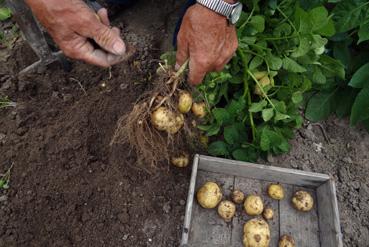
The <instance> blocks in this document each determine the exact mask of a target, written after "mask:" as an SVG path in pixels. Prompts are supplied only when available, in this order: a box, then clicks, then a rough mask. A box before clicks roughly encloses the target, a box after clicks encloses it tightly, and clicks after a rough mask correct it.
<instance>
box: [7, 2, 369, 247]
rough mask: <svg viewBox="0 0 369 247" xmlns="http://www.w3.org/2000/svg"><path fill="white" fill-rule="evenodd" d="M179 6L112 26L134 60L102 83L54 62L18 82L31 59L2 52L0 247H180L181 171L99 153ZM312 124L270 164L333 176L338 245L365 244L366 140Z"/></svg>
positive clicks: (96, 74)
mask: <svg viewBox="0 0 369 247" xmlns="http://www.w3.org/2000/svg"><path fill="white" fill-rule="evenodd" d="M179 2H180V1H165V0H159V1H150V4H144V3H142V2H141V3H139V5H136V6H135V7H133V8H132V9H130V10H128V11H125V12H124V13H123V14H122V16H121V17H120V18H118V19H117V20H116V21H115V23H117V24H118V25H119V26H120V27H121V28H122V29H123V31H124V37H125V39H126V40H127V41H128V42H129V43H130V44H133V45H134V46H135V47H136V48H137V54H136V55H135V56H133V57H132V58H131V59H130V61H128V62H125V63H123V64H120V65H117V66H114V67H113V68H112V69H111V76H110V73H109V72H110V71H109V70H107V69H99V68H96V67H93V66H89V65H85V64H82V63H79V62H73V63H72V67H73V69H72V71H71V72H69V73H67V72H64V71H63V70H62V69H61V68H60V67H59V66H58V65H52V66H50V67H49V69H48V70H47V71H46V72H44V73H42V74H34V75H30V76H28V77H26V78H22V79H17V78H16V77H15V76H14V75H15V74H16V73H17V72H18V71H19V70H21V69H22V68H24V67H25V66H27V65H29V64H31V63H32V62H33V61H35V60H36V58H35V56H34V54H32V52H31V51H30V48H29V47H28V46H27V45H26V44H24V42H22V41H19V42H17V44H16V45H15V48H14V49H13V50H11V51H9V55H10V57H9V58H8V60H7V62H6V63H2V64H0V88H1V89H0V96H4V95H8V96H9V98H10V99H11V100H13V101H15V102H17V107H16V108H6V109H1V110H0V126H1V127H0V172H4V171H5V170H6V169H7V168H8V167H10V165H11V164H13V169H12V170H11V183H10V189H8V190H7V191H1V192H0V247H3V246H7V247H9V246H63V247H64V246H135V247H136V246H155V247H161V246H163V247H167V246H170V247H171V246H178V245H179V244H178V243H179V240H180V234H181V226H182V221H183V216H184V209H185V200H186V197H187V189H188V181H189V173H190V169H184V170H180V169H175V168H171V167H168V166H167V165H166V164H163V165H162V166H161V167H159V168H158V170H156V171H153V170H150V169H149V167H144V166H137V165H136V162H135V161H136V160H137V157H136V156H135V154H134V153H130V152H129V147H128V146H119V145H115V146H113V147H110V146H109V142H110V140H111V137H112V135H113V132H114V129H115V127H116V121H117V119H118V118H119V117H120V116H121V115H122V114H123V113H125V112H127V111H129V110H130V109H131V108H132V106H133V104H134V102H135V101H136V100H137V99H138V97H139V96H140V95H141V94H142V92H143V91H144V90H145V88H147V86H148V83H149V79H150V73H151V74H153V73H154V71H155V67H156V66H157V58H158V57H159V54H160V53H161V52H162V51H165V50H167V49H168V48H169V47H170V40H171V33H172V30H173V23H174V20H175V19H176V16H177V15H176V12H178V6H180V3H179ZM2 54H3V53H2ZM0 60H1V59H0ZM79 84H80V85H79ZM84 90H85V91H86V94H85V93H84ZM322 127H323V129H324V130H325V132H326V136H327V138H325V137H324V135H323V134H322V130H321V128H320V127H319V126H317V125H309V124H308V123H307V124H306V126H305V128H304V129H302V130H300V131H299V132H298V133H297V137H296V139H295V140H294V141H293V143H292V144H293V150H292V151H291V153H290V154H288V155H283V156H280V157H269V158H268V161H269V163H271V164H273V165H278V166H283V167H293V168H297V169H303V170H311V171H317V172H323V173H327V174H330V175H332V176H333V177H334V178H335V180H336V182H337V190H338V191H337V192H338V201H339V207H340V214H341V224H342V230H343V234H344V242H345V246H348V247H356V246H359V247H367V246H368V243H369V217H368V215H369V185H368V178H367V177H368V175H369V135H368V133H367V132H365V131H364V130H361V129H352V128H351V129H350V128H348V124H347V123H346V122H345V121H341V120H336V119H334V118H332V119H330V120H328V121H326V122H324V123H322Z"/></svg>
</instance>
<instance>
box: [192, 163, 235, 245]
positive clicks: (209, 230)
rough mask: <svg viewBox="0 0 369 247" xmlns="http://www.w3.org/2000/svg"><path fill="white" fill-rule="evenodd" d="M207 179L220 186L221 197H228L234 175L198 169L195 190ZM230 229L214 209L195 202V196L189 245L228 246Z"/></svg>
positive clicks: (229, 225)
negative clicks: (205, 207)
mask: <svg viewBox="0 0 369 247" xmlns="http://www.w3.org/2000/svg"><path fill="white" fill-rule="evenodd" d="M207 181H213V182H216V183H217V184H218V185H219V186H220V187H221V188H222V191H223V199H225V198H229V195H230V192H231V190H232V188H233V184H234V176H229V175H223V174H219V173H212V172H205V171H201V170H199V171H198V174H197V183H196V191H197V190H198V189H199V187H201V186H202V185H203V184H204V183H205V182H207ZM196 191H195V193H196ZM195 197H196V194H195ZM231 230H232V224H231V223H226V222H225V221H224V220H223V219H221V218H220V217H219V216H218V213H217V210H216V209H204V208H202V207H201V206H200V205H199V204H198V203H197V201H196V198H195V199H194V202H193V212H192V222H191V229H190V240H189V243H190V246H206V245H209V246H219V247H220V246H230V243H231Z"/></svg>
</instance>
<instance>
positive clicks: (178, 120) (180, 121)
mask: <svg viewBox="0 0 369 247" xmlns="http://www.w3.org/2000/svg"><path fill="white" fill-rule="evenodd" d="M183 125H184V116H183V115H182V114H178V115H177V116H176V117H175V119H174V125H172V126H169V127H168V128H167V130H166V131H167V132H168V133H169V134H175V133H177V132H178V131H179V130H180V129H181V128H182V127H183Z"/></svg>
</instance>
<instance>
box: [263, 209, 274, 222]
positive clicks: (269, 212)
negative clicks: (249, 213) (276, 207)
mask: <svg viewBox="0 0 369 247" xmlns="http://www.w3.org/2000/svg"><path fill="white" fill-rule="evenodd" d="M263 217H264V219H266V220H272V219H273V217H274V211H273V209H272V208H271V207H266V208H265V209H264V211H263Z"/></svg>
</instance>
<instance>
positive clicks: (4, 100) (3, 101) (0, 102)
mask: <svg viewBox="0 0 369 247" xmlns="http://www.w3.org/2000/svg"><path fill="white" fill-rule="evenodd" d="M16 106H17V103H15V102H12V101H11V100H9V98H8V97H7V96H5V97H0V109H1V108H6V107H16Z"/></svg>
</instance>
